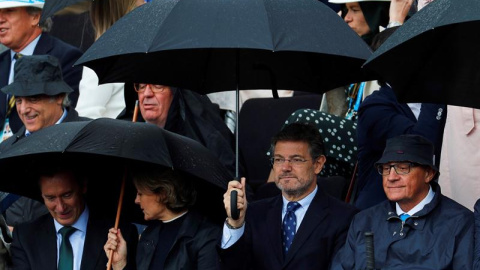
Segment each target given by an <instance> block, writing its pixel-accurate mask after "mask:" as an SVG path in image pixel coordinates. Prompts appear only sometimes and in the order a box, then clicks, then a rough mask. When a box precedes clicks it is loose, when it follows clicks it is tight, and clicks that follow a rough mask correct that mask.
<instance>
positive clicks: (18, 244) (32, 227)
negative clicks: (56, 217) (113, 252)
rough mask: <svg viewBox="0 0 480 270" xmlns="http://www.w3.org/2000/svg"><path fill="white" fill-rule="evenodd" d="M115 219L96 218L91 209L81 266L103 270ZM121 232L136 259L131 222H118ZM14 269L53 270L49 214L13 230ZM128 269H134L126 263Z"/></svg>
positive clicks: (53, 246) (54, 250)
mask: <svg viewBox="0 0 480 270" xmlns="http://www.w3.org/2000/svg"><path fill="white" fill-rule="evenodd" d="M114 222H115V221H114V220H105V219H102V218H96V217H95V216H94V215H92V212H90V217H89V219H88V224H87V235H86V238H85V245H84V248H83V257H82V263H81V266H80V268H81V270H93V269H95V270H105V269H106V265H107V262H108V260H107V256H106V255H105V251H104V250H103V246H104V245H105V243H106V242H107V235H108V230H109V229H110V228H112V227H113V226H114ZM121 230H122V234H123V237H124V238H125V240H126V241H127V243H128V254H129V258H128V260H129V261H130V262H134V261H135V250H136V248H137V241H138V233H137V230H136V228H135V226H134V225H131V224H130V225H129V226H121ZM10 251H11V254H12V263H13V267H12V269H14V270H19V269H25V270H26V269H31V270H36V269H38V270H56V269H57V235H56V232H55V225H54V223H53V218H52V216H51V215H50V214H47V215H44V216H41V217H40V218H38V219H36V220H35V221H33V222H31V223H23V224H20V225H18V226H17V227H15V229H14V230H13V242H12V245H11V246H10ZM127 268H128V269H135V265H134V263H133V264H129V265H128V267H127Z"/></svg>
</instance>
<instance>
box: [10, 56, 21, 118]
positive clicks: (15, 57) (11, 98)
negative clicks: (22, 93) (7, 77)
mask: <svg viewBox="0 0 480 270" xmlns="http://www.w3.org/2000/svg"><path fill="white" fill-rule="evenodd" d="M22 56H23V54H21V53H16V54H15V55H14V56H13V58H14V59H15V60H18V59H20V58H21V57H22ZM13 106H15V96H14V95H12V96H11V97H10V98H9V99H8V107H7V115H6V117H8V116H9V115H10V113H11V112H12V109H13Z"/></svg>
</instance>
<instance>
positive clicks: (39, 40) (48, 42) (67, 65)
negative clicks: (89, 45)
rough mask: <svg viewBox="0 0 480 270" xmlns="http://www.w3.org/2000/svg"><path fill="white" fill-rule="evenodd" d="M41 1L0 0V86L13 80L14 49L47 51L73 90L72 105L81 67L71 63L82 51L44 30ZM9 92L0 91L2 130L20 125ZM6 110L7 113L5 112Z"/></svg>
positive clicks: (30, 52) (46, 26)
mask: <svg viewBox="0 0 480 270" xmlns="http://www.w3.org/2000/svg"><path fill="white" fill-rule="evenodd" d="M43 3H44V1H38V0H34V1H30V2H29V3H25V1H1V2H0V28H1V29H2V31H1V32H0V43H2V44H3V45H5V46H7V47H8V48H9V50H6V51H5V52H3V53H2V54H0V87H3V86H5V85H7V84H9V83H11V82H12V80H13V66H14V63H15V61H16V59H15V55H16V53H20V54H21V55H42V54H48V55H53V56H55V57H57V58H58V59H59V60H60V63H61V67H62V72H63V78H64V80H65V82H66V83H67V84H68V85H70V86H71V87H72V89H73V90H74V91H73V93H72V94H71V95H70V98H71V100H72V107H75V105H76V103H77V99H78V95H79V94H78V93H79V92H78V84H79V82H80V79H81V77H82V67H81V66H75V67H74V66H73V64H74V63H75V61H77V59H78V58H80V56H81V55H82V52H81V51H80V50H79V49H78V48H75V47H74V46H72V45H69V44H67V43H65V42H63V41H61V40H59V39H57V38H54V37H52V36H50V35H49V34H47V33H46V32H48V30H49V26H50V25H51V20H48V19H47V20H46V21H45V22H42V23H40V15H41V12H42V8H43ZM10 98H11V97H10V96H7V95H5V94H4V93H0V125H1V128H2V130H4V131H5V130H11V131H12V132H13V133H15V132H17V131H18V130H19V128H20V127H21V126H22V122H21V121H20V119H19V117H18V114H17V112H16V110H11V109H10V110H9V101H10ZM9 111H10V113H8V112H9Z"/></svg>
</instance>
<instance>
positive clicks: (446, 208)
mask: <svg viewBox="0 0 480 270" xmlns="http://www.w3.org/2000/svg"><path fill="white" fill-rule="evenodd" d="M440 203H441V205H442V210H441V212H442V214H447V215H452V216H461V217H462V219H463V218H465V217H466V218H472V219H473V212H472V210H470V209H468V208H467V207H465V206H463V205H461V204H460V203H458V202H457V201H455V200H453V199H451V198H449V197H447V196H445V195H443V194H442V195H441V202H440ZM452 218H453V217H452Z"/></svg>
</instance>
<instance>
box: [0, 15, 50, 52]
mask: <svg viewBox="0 0 480 270" xmlns="http://www.w3.org/2000/svg"><path fill="white" fill-rule="evenodd" d="M39 21H40V14H35V15H30V14H28V13H27V10H26V8H25V7H17V8H3V9H0V43H2V44H3V45H5V46H7V47H8V48H10V49H12V50H14V51H16V52H19V51H21V50H22V49H23V48H25V47H26V46H27V45H28V44H29V43H30V42H31V41H32V40H33V39H35V38H36V37H37V36H38V33H39V32H41V30H40V28H38V23H39Z"/></svg>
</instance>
